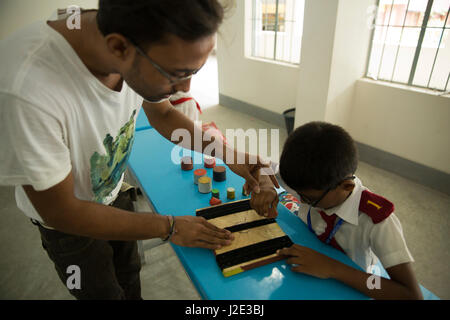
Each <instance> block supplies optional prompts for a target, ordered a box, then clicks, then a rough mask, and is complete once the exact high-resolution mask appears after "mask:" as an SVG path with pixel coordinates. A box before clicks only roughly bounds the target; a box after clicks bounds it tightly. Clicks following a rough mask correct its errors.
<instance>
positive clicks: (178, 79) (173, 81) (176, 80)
mask: <svg viewBox="0 0 450 320" xmlns="http://www.w3.org/2000/svg"><path fill="white" fill-rule="evenodd" d="M128 39H129V40H130V42H131V43H132V44H133V45H134V47H135V48H136V50H137V52H138V53H139V54H140V55H141V56H143V57H144V58H146V59H147V60H148V62H150V63H151V64H152V66H153V67H155V69H156V70H158V71H159V73H161V74H162V75H163V76H164V77H165V78H166V79H167V80H169V82H170V84H171V85H174V84H177V83H180V82H183V81H186V80H189V79H190V78H192V76H193V75H194V74H196V73H197V72H198V71H199V70H200V69H201V68H202V67H200V68H198V69H197V70H194V71H192V72H191V73H190V74H189V75H188V76H185V77H177V76H174V75H171V74H170V73H169V72H167V71H165V70H164V69H163V68H162V67H161V66H159V65H158V64H157V63H156V62H155V61H153V60H152V59H151V58H150V57H149V56H148V55H147V54H146V53H145V52H144V50H142V49H141V48H140V47H139V46H138V45H137V43H136V42H135V41H133V40H132V39H130V38H128Z"/></svg>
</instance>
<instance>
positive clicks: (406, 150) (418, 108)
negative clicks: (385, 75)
mask: <svg viewBox="0 0 450 320" xmlns="http://www.w3.org/2000/svg"><path fill="white" fill-rule="evenodd" d="M348 129H349V132H350V134H351V135H352V136H353V137H354V138H355V139H356V140H357V141H359V142H362V143H365V144H367V145H370V146H373V147H375V148H378V149H381V150H384V151H387V152H390V153H393V154H395V155H398V156H400V157H403V158H406V159H409V160H411V161H415V162H418V163H421V164H423V165H426V166H428V167H431V168H434V169H438V170H441V171H443V172H446V173H450V98H449V97H443V96H438V95H433V94H430V93H427V92H422V91H420V90H411V89H410V88H406V87H403V86H391V85H385V84H383V83H380V82H376V81H372V80H360V81H357V84H356V93H355V100H354V104H353V110H352V113H351V116H350V118H349V126H348Z"/></svg>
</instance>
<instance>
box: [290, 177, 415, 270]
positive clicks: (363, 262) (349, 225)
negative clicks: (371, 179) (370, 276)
mask: <svg viewBox="0 0 450 320" xmlns="http://www.w3.org/2000/svg"><path fill="white" fill-rule="evenodd" d="M364 190H368V189H367V188H366V187H364V186H363V185H362V183H361V181H360V180H359V179H358V178H356V179H355V188H354V189H353V192H352V194H351V195H350V196H349V197H348V198H347V199H346V200H345V201H344V202H343V203H341V204H340V205H339V206H337V207H334V208H331V209H328V210H324V209H320V208H311V227H312V229H313V230H314V232H315V233H316V235H321V234H322V233H324V232H325V229H326V227H327V224H326V222H325V221H324V220H323V219H322V217H321V215H320V214H319V212H318V210H321V211H323V212H325V214H326V215H327V216H330V215H332V214H336V215H337V216H338V217H339V218H341V219H342V220H344V222H343V223H342V225H341V227H340V228H339V229H338V231H337V232H336V234H335V236H334V237H335V239H336V242H337V243H338V244H339V246H340V247H341V248H342V249H343V250H344V251H345V253H346V254H347V256H349V257H350V258H351V259H352V260H353V261H354V262H355V263H356V264H358V265H359V266H360V267H361V268H363V269H364V270H365V271H367V272H371V268H372V266H375V265H376V264H377V262H378V260H377V258H378V259H379V260H380V261H381V264H382V265H383V267H384V268H385V269H387V268H390V267H392V266H396V265H399V264H402V263H406V262H413V261H414V259H413V257H412V255H411V253H410V252H409V250H408V247H407V245H406V242H405V238H404V236H403V230H402V226H401V224H400V221H399V220H398V218H397V217H396V215H395V214H394V213H392V214H391V215H390V216H389V217H387V218H386V219H384V220H383V221H381V222H379V223H376V224H375V223H373V221H372V219H371V218H370V217H369V216H368V215H367V214H365V213H363V212H361V211H359V204H360V200H361V194H362V192H363V191H364ZM309 207H310V206H309V205H306V204H300V206H299V210H298V214H297V215H298V217H299V218H300V219H301V220H302V221H303V222H304V223H305V224H306V225H307V224H308V220H307V217H308V210H309ZM336 222H337V221H336ZM336 222H335V223H336Z"/></svg>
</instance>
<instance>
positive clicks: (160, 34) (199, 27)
mask: <svg viewBox="0 0 450 320" xmlns="http://www.w3.org/2000/svg"><path fill="white" fill-rule="evenodd" d="M98 7H99V8H98V13H97V23H98V28H99V29H100V31H101V32H102V33H103V35H108V34H110V33H119V34H122V35H123V36H125V37H128V38H131V40H133V41H135V42H137V44H139V45H142V46H143V47H148V45H150V44H152V43H156V42H161V41H163V40H164V38H165V36H167V35H168V34H174V35H176V36H178V37H180V38H181V39H183V40H186V41H194V40H198V39H201V38H203V37H205V36H210V35H212V34H214V33H215V32H217V29H218V28H219V25H220V24H221V22H222V20H223V15H224V9H223V7H222V5H221V4H220V3H219V2H218V0H99V5H98Z"/></svg>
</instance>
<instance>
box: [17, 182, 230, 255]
mask: <svg viewBox="0 0 450 320" xmlns="http://www.w3.org/2000/svg"><path fill="white" fill-rule="evenodd" d="M24 190H25V192H26V194H27V196H28V198H29V199H30V201H31V203H32V204H33V206H34V208H35V209H36V210H37V212H38V213H39V215H40V216H41V217H42V218H43V219H44V222H45V224H47V225H48V226H50V227H53V228H55V229H57V230H58V231H61V232H65V233H69V234H76V235H81V236H86V237H90V238H96V239H105V240H141V239H151V238H165V237H166V236H167V235H168V234H169V220H168V217H167V216H162V215H158V214H144V213H135V212H130V211H126V210H121V209H118V208H114V207H112V206H107V205H103V204H99V203H95V202H90V201H83V200H79V199H77V198H76V197H75V196H74V193H73V175H72V173H70V174H69V175H68V176H67V178H65V179H64V180H63V181H62V182H60V183H58V184H57V185H55V186H53V187H51V188H49V189H47V190H44V191H35V190H34V188H33V187H32V186H24ZM175 230H176V231H175V234H174V235H173V236H172V239H171V241H172V242H173V243H175V244H178V245H182V246H188V247H202V248H208V249H217V248H220V247H222V246H225V245H228V244H230V240H231V239H232V236H231V235H230V232H228V231H227V230H222V229H219V228H217V227H215V226H214V225H212V224H210V223H208V222H207V221H206V220H205V219H203V218H200V217H193V216H183V217H176V218H175Z"/></svg>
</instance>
